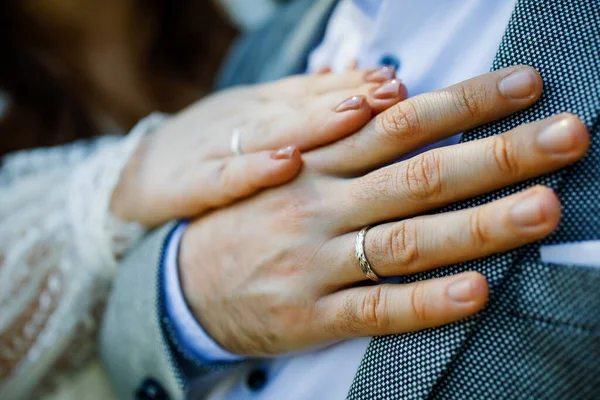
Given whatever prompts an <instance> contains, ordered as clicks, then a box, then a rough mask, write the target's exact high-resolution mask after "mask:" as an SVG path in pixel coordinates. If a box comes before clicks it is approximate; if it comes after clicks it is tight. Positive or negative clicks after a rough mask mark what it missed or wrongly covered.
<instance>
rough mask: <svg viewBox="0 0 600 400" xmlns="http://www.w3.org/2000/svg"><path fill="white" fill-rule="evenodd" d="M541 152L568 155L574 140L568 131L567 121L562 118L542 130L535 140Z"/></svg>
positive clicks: (573, 145)
mask: <svg viewBox="0 0 600 400" xmlns="http://www.w3.org/2000/svg"><path fill="white" fill-rule="evenodd" d="M537 141H538V144H539V146H540V147H541V148H542V150H544V151H547V152H549V153H568V152H569V151H571V150H573V147H575V138H574V137H573V135H572V134H571V130H570V129H569V120H568V119H567V118H562V119H560V120H558V121H556V122H554V123H552V124H551V125H550V126H547V127H545V128H543V129H542V131H541V132H540V133H539V134H538V138H537Z"/></svg>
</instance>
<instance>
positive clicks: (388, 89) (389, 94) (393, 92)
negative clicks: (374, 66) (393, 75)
mask: <svg viewBox="0 0 600 400" xmlns="http://www.w3.org/2000/svg"><path fill="white" fill-rule="evenodd" d="M400 84H401V82H400V81H399V80H398V79H392V80H391V81H387V82H385V83H384V84H382V85H381V86H380V87H379V88H378V89H377V90H375V91H374V92H373V96H374V97H375V98H376V99H380V100H387V99H395V98H396V97H398V96H400Z"/></svg>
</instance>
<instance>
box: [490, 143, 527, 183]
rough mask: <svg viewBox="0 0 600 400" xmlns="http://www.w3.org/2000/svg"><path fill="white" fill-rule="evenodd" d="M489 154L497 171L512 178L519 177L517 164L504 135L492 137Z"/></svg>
mask: <svg viewBox="0 0 600 400" xmlns="http://www.w3.org/2000/svg"><path fill="white" fill-rule="evenodd" d="M491 153H492V156H493V160H494V163H495V165H496V168H498V170H499V171H501V172H503V173H505V174H510V175H512V176H518V175H519V173H520V172H519V163H518V161H517V157H516V155H515V151H514V149H513V147H512V145H511V142H510V141H509V140H508V139H507V138H506V136H505V135H498V136H494V138H493V139H492V145H491Z"/></svg>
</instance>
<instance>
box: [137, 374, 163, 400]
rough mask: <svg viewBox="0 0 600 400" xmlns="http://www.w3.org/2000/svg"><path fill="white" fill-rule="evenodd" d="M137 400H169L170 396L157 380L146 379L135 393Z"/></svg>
mask: <svg viewBox="0 0 600 400" xmlns="http://www.w3.org/2000/svg"><path fill="white" fill-rule="evenodd" d="M135 398H136V400H169V395H168V394H167V392H166V391H165V389H163V387H162V386H161V385H160V383H158V382H157V381H156V380H154V379H152V378H146V380H144V382H143V383H142V384H141V385H140V386H139V387H138V388H137V390H136V391H135Z"/></svg>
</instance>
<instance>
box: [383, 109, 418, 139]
mask: <svg viewBox="0 0 600 400" xmlns="http://www.w3.org/2000/svg"><path fill="white" fill-rule="evenodd" d="M420 125H421V124H420V121H419V115H418V112H417V109H416V107H415V106H414V104H413V103H412V102H411V101H410V100H405V101H403V102H401V103H399V104H398V105H396V106H395V107H393V108H392V109H390V110H388V111H387V112H384V113H382V114H380V115H379V116H378V117H377V119H376V124H375V126H376V131H377V132H378V133H379V134H380V135H381V136H383V138H384V139H387V140H390V141H393V142H398V141H399V140H409V139H411V138H412V137H414V136H416V135H417V134H418V133H419V131H420Z"/></svg>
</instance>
